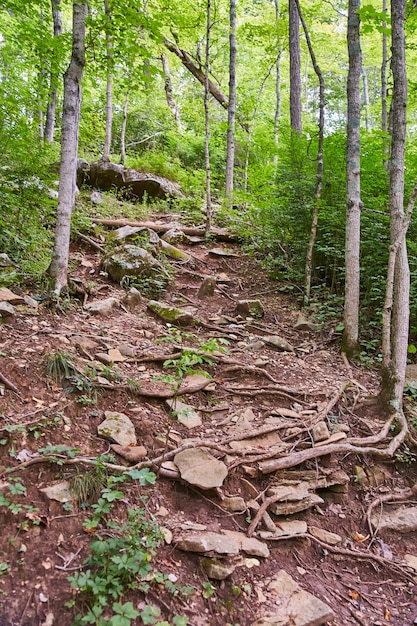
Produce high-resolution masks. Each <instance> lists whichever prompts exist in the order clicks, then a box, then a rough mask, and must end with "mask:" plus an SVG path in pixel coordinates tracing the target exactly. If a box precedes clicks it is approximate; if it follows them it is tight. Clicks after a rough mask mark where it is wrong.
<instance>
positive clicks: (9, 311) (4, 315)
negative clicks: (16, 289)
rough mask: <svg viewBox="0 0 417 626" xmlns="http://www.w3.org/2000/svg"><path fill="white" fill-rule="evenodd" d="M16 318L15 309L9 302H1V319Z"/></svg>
mask: <svg viewBox="0 0 417 626" xmlns="http://www.w3.org/2000/svg"><path fill="white" fill-rule="evenodd" d="M14 316H15V309H14V306H13V305H12V304H10V303H9V302H0V319H2V320H5V319H11V318H12V317H14Z"/></svg>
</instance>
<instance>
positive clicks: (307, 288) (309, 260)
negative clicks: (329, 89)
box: [295, 0, 326, 306]
mask: <svg viewBox="0 0 417 626" xmlns="http://www.w3.org/2000/svg"><path fill="white" fill-rule="evenodd" d="M295 2H296V7H297V12H298V15H299V18H300V21H301V25H302V27H303V31H304V35H305V38H306V42H307V47H308V51H309V53H310V58H311V62H312V64H313V67H314V71H315V73H316V76H317V78H318V81H319V121H318V131H319V132H318V146H317V173H316V193H315V198H314V205H313V213H312V219H311V228H310V238H309V242H308V247H307V254H306V262H305V280H304V306H307V305H308V304H309V302H310V293H311V278H312V274H313V252H314V244H315V242H316V235H317V226H318V221H319V206H320V199H321V190H322V186H323V170H324V161H323V144H324V107H325V105H326V102H325V84H324V77H323V73H322V71H321V69H320V67H319V65H318V63H317V59H316V55H315V54H314V50H313V45H312V43H311V38H310V34H309V32H308V28H307V24H306V22H305V20H304V17H303V14H302V12H301V7H300V2H299V0H295Z"/></svg>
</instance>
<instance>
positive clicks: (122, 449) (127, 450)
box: [110, 443, 148, 463]
mask: <svg viewBox="0 0 417 626" xmlns="http://www.w3.org/2000/svg"><path fill="white" fill-rule="evenodd" d="M110 447H111V449H112V450H114V452H116V454H118V455H119V456H121V457H123V458H124V459H126V461H130V463H138V462H139V461H142V459H144V458H145V457H146V455H147V454H148V451H147V449H146V448H145V446H121V445H119V444H117V443H113V444H112V445H111V446H110Z"/></svg>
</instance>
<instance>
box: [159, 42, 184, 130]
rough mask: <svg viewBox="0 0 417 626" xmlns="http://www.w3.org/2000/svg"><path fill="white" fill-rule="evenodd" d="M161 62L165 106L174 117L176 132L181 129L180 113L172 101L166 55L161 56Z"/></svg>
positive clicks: (172, 95) (173, 100)
mask: <svg viewBox="0 0 417 626" xmlns="http://www.w3.org/2000/svg"><path fill="white" fill-rule="evenodd" d="M161 61H162V71H163V72H164V86H165V94H166V98H167V104H168V106H169V108H170V110H171V113H172V115H173V117H174V120H175V124H176V126H177V128H178V130H180V129H181V118H180V112H179V110H178V107H177V104H176V102H175V99H174V94H173V91H172V81H171V72H170V71H169V63H168V59H167V56H166V54H161Z"/></svg>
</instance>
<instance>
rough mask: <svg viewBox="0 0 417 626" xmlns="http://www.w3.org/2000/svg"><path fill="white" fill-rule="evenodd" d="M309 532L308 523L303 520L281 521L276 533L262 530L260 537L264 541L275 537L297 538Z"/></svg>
mask: <svg viewBox="0 0 417 626" xmlns="http://www.w3.org/2000/svg"><path fill="white" fill-rule="evenodd" d="M306 532H307V523H306V522H304V521H302V520H292V521H289V522H288V521H283V522H282V521H280V522H279V526H277V527H276V529H275V530H274V532H271V531H269V530H261V531H260V533H259V536H260V537H261V538H262V539H273V538H274V537H276V538H277V537H297V536H298V535H305V534H306Z"/></svg>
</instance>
